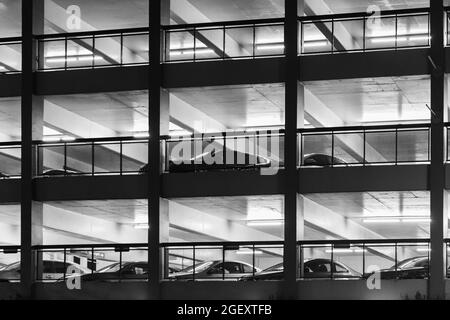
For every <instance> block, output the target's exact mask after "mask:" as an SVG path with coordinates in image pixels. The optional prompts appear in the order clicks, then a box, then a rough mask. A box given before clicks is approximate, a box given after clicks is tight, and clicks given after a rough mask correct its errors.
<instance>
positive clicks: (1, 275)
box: [0, 260, 89, 282]
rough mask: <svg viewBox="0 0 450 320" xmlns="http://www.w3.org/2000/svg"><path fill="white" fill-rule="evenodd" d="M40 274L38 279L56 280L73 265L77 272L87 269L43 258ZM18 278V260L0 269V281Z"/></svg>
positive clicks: (17, 279) (85, 271)
mask: <svg viewBox="0 0 450 320" xmlns="http://www.w3.org/2000/svg"><path fill="white" fill-rule="evenodd" d="M42 263H43V265H42V274H41V275H40V276H39V278H40V279H39V280H55V281H56V280H58V279H61V278H63V277H64V274H66V276H69V274H68V273H67V268H68V267H69V266H74V267H75V269H76V270H77V272H78V273H80V274H84V273H87V272H89V270H88V269H85V268H83V267H81V266H80V265H78V264H75V263H73V262H69V261H66V262H65V263H64V261H63V260H43V262H42ZM19 280H20V261H18V262H14V263H12V264H10V265H8V266H6V267H5V268H3V269H2V270H0V282H15V281H19Z"/></svg>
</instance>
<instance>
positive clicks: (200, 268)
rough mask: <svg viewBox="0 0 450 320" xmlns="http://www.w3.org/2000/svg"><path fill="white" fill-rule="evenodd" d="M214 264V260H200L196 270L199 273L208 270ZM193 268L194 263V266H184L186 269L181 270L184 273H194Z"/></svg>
mask: <svg viewBox="0 0 450 320" xmlns="http://www.w3.org/2000/svg"><path fill="white" fill-rule="evenodd" d="M212 264H213V262H212V261H207V262H200V263H197V264H196V265H195V272H196V273H197V272H202V271H204V270H206V269H207V268H209V267H210V266H211V265H212ZM193 269H194V265H192V266H190V267H187V268H184V269H183V270H181V271H180V272H183V273H192V271H193Z"/></svg>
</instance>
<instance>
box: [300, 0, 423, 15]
mask: <svg viewBox="0 0 450 320" xmlns="http://www.w3.org/2000/svg"><path fill="white" fill-rule="evenodd" d="M310 1H315V0H306V3H309V2H310ZM324 2H325V3H326V4H327V5H328V7H329V8H330V12H322V13H320V14H329V13H335V14H337V13H349V12H365V11H366V10H367V8H368V6H370V5H376V6H378V7H379V8H380V9H381V10H399V9H407V8H423V7H428V6H429V1H428V0H325V1H324Z"/></svg>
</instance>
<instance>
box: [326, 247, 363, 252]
mask: <svg viewBox="0 0 450 320" xmlns="http://www.w3.org/2000/svg"><path fill="white" fill-rule="evenodd" d="M325 252H326V253H332V252H333V253H362V252H365V250H364V249H359V248H353V249H352V248H333V249H327V250H325Z"/></svg>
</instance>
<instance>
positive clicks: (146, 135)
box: [133, 132, 149, 138]
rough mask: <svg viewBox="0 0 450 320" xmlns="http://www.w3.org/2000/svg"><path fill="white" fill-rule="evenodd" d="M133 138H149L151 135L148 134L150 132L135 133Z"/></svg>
mask: <svg viewBox="0 0 450 320" xmlns="http://www.w3.org/2000/svg"><path fill="white" fill-rule="evenodd" d="M133 137H135V138H148V137H149V134H148V132H135V133H133Z"/></svg>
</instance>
